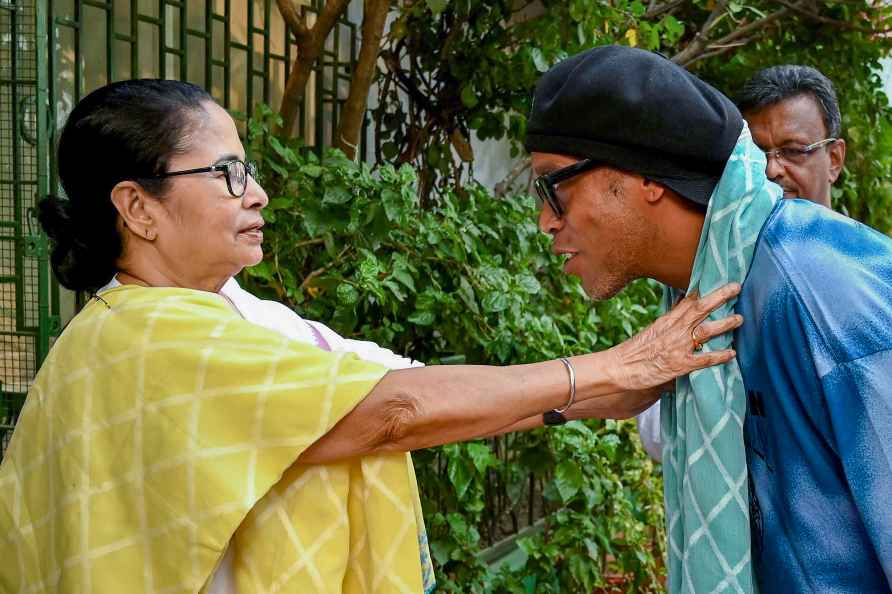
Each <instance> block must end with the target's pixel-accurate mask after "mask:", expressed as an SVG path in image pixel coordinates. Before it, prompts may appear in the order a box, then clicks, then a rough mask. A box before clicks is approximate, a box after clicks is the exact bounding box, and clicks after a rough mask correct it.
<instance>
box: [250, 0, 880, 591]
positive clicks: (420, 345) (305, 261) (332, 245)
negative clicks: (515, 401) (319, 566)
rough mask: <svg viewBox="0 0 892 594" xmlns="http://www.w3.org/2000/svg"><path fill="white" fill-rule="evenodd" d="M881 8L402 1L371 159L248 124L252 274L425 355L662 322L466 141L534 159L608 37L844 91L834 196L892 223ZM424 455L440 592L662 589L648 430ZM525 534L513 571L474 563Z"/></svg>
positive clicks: (350, 332)
mask: <svg viewBox="0 0 892 594" xmlns="http://www.w3.org/2000/svg"><path fill="white" fill-rule="evenodd" d="M878 6H882V5H880V4H877V5H874V3H872V2H866V1H854V0H853V1H849V0H846V1H842V2H820V1H812V0H810V1H808V2H806V1H805V0H797V1H793V0H790V1H787V0H782V1H776V2H773V1H767V0H766V1H761V0H759V1H754V2H739V1H730V0H720V1H714V0H702V1H700V0H693V1H687V2H685V1H677V0H666V1H664V2H659V1H651V2H642V1H639V0H613V1H610V2H607V1H601V2H594V1H590V0H560V1H559V0H541V1H539V2H524V1H520V0H518V1H512V0H424V1H422V0H416V1H405V2H400V3H396V4H394V6H393V9H394V10H395V11H396V18H395V19H393V20H392V22H391V25H390V27H389V29H388V30H387V32H386V36H385V38H384V41H383V43H382V45H381V48H380V49H381V52H380V58H381V59H380V60H379V72H378V74H377V81H378V87H377V88H378V102H377V105H378V106H377V108H376V109H375V110H374V111H373V112H371V114H370V115H371V118H372V124H373V128H374V130H375V155H376V157H375V163H374V164H373V165H368V164H357V163H355V162H353V161H351V160H349V159H346V158H345V157H344V156H343V154H341V153H337V152H328V153H326V154H324V155H318V154H316V153H314V152H311V151H308V150H306V149H305V148H304V147H303V146H302V145H301V143H300V142H299V141H298V140H295V139H290V138H288V137H287V136H285V135H282V134H281V126H280V123H281V122H280V121H277V116H276V115H275V114H273V113H272V112H271V111H269V110H267V111H266V112H264V114H263V115H262V116H261V117H260V118H259V119H257V120H255V121H253V122H251V123H250V124H249V129H250V138H251V140H250V148H249V153H250V154H251V156H252V158H254V159H255V160H257V161H258V162H259V165H260V171H261V175H262V178H261V181H262V183H263V185H264V187H265V188H266V190H267V192H268V194H269V195H270V197H271V202H270V206H269V207H268V209H267V211H266V212H267V214H266V218H267V219H268V225H267V228H266V231H267V233H266V237H267V241H266V244H265V247H266V257H265V260H264V262H263V263H261V264H260V265H259V266H257V267H254V268H252V269H249V270H247V271H246V272H245V275H244V278H243V279H242V280H243V282H244V283H245V284H246V286H247V287H248V288H249V289H250V290H252V291H254V292H255V293H257V294H259V295H262V296H265V297H268V298H274V299H277V300H280V301H283V302H285V303H287V304H289V305H291V306H292V307H294V308H295V309H297V310H298V311H299V312H300V313H301V314H302V315H305V316H307V317H309V318H311V319H317V320H322V321H325V322H326V323H328V324H329V325H330V326H331V327H332V328H334V329H335V330H336V331H338V332H340V333H342V334H344V335H346V336H350V337H357V338H362V339H365V340H373V341H375V342H378V343H379V344H381V345H384V346H387V347H388V348H391V349H393V350H394V351H396V352H399V353H402V354H406V355H408V356H411V357H413V358H416V359H419V360H422V361H425V362H427V363H440V364H450V363H463V362H467V363H498V364H510V363H523V362H530V361H538V360H542V359H549V358H554V357H557V356H560V355H566V354H572V353H577V352H587V351H591V350H598V349H602V348H606V347H609V346H611V345H613V344H616V343H617V342H619V341H621V340H623V339H625V338H626V337H628V336H630V335H631V334H632V333H634V332H636V331H637V330H638V329H640V328H641V327H642V326H643V325H645V324H646V323H648V322H649V321H650V320H651V319H652V318H653V317H654V315H655V314H656V296H657V294H658V289H657V287H655V286H654V285H653V284H652V283H650V282H644V281H642V282H638V283H636V284H634V285H633V286H631V287H630V288H629V289H627V291H625V292H624V293H623V294H621V295H620V296H618V297H617V298H615V299H613V300H611V301H609V302H606V303H600V304H592V303H590V302H589V301H587V299H586V298H585V296H584V294H583V292H582V290H581V288H580V286H579V284H578V282H577V281H576V280H575V279H571V278H567V277H564V276H563V274H562V272H561V270H560V269H561V263H562V262H561V260H560V259H559V258H557V257H554V256H552V255H551V254H550V252H549V251H548V250H549V240H548V238H547V237H545V236H544V235H542V234H540V233H539V232H538V231H537V229H536V223H535V222H536V214H537V211H536V205H535V204H534V202H533V200H532V198H530V197H529V196H527V195H526V189H527V188H526V181H527V178H528V174H527V171H526V169H525V163H524V161H523V160H522V159H521V160H520V161H519V163H518V167H517V168H516V169H515V171H514V172H513V174H512V175H511V176H509V179H507V180H506V181H505V183H503V184H500V185H499V187H498V188H496V189H495V190H494V189H488V188H483V187H481V186H479V185H477V184H474V183H471V182H469V181H468V180H469V179H470V177H471V175H472V174H473V167H474V162H475V155H474V154H473V150H472V148H471V144H470V142H469V141H470V138H471V136H472V135H476V136H477V137H478V138H480V139H487V138H495V139H505V140H506V141H507V142H510V143H512V144H513V146H514V152H515V154H516V155H518V156H519V157H522V155H521V151H520V145H519V143H520V142H521V141H522V138H523V135H524V131H525V122H526V119H525V114H526V113H527V110H528V103H529V97H530V92H531V89H532V87H533V85H534V84H535V81H536V79H537V77H538V76H539V74H540V73H541V72H542V71H544V70H546V69H547V68H548V67H549V66H550V65H551V64H553V63H554V62H556V61H558V60H560V59H561V58H563V57H565V56H567V55H571V54H573V53H576V52H578V51H581V50H583V49H585V48H588V47H592V46H594V45H601V44H605V43H625V44H630V45H638V46H641V47H644V48H647V49H653V50H658V51H661V52H662V53H664V54H665V55H667V56H671V57H672V58H673V59H674V60H676V61H678V62H679V63H682V64H684V65H686V66H687V67H688V68H690V69H692V70H694V71H696V72H697V74H698V75H700V76H702V77H703V78H705V79H706V80H708V81H710V82H712V83H713V84H714V85H715V86H716V87H718V88H720V89H722V90H724V91H725V92H727V93H728V94H730V95H732V96H733V94H734V92H735V91H736V89H737V88H739V86H740V85H741V84H742V82H743V81H744V80H746V78H748V77H749V76H750V75H751V74H752V73H754V72H755V71H756V70H757V69H759V68H761V67H764V66H768V65H773V64H777V63H791V62H796V63H805V64H810V65H813V66H815V67H817V68H818V69H819V70H821V71H823V72H824V73H825V74H827V75H828V76H829V77H831V79H833V80H834V81H835V83H836V85H837V89H838V93H839V96H840V102H841V108H842V113H843V128H844V132H843V134H844V136H845V137H846V139H847V141H848V147H849V153H848V161H847V168H846V171H845V173H844V176H843V179H842V180H841V181H840V182H839V183H838V184H837V186H836V188H835V189H834V204H835V206H837V207H838V208H840V209H841V210H844V211H846V212H848V213H849V214H851V215H852V216H855V217H856V218H859V219H861V220H862V221H865V222H867V223H868V224H871V225H873V226H875V227H877V228H879V229H881V230H882V231H884V232H886V233H890V232H892V208H890V205H892V198H890V191H889V186H888V181H887V180H889V173H890V170H889V169H890V167H892V159H890V157H889V151H888V149H889V148H890V142H892V136H890V134H892V132H890V131H892V119H890V110H889V108H888V102H887V99H886V97H885V96H884V95H883V93H882V91H881V84H880V80H879V77H878V76H877V74H876V73H877V71H878V69H879V62H878V61H879V59H880V58H881V57H883V56H885V55H886V54H887V53H888V50H889V43H890V41H889V37H888V36H886V35H885V34H879V33H878V31H881V30H883V28H884V27H885V26H886V20H885V19H886V17H887V13H888V11H889V9H887V8H881V7H878ZM667 108H671V106H667ZM414 458H415V462H416V468H417V474H418V480H419V484H420V486H421V491H422V496H423V502H422V503H423V505H424V509H425V510H426V514H427V515H426V520H427V526H428V531H429V536H430V538H431V547H432V552H433V554H434V557H435V560H436V564H437V571H438V581H439V584H440V588H441V591H447V592H452V591H455V592H607V591H627V592H646V591H660V590H662V578H663V574H664V569H663V564H662V556H663V552H664V533H663V518H662V492H661V481H660V475H659V468H658V467H656V468H655V467H654V465H653V464H652V463H651V462H650V461H649V459H647V457H646V456H645V455H644V454H643V452H642V450H641V448H640V445H639V444H638V441H637V438H636V437H635V429H634V423H632V422H615V421H601V420H592V421H586V422H584V423H583V422H573V423H569V424H568V425H566V426H565V427H562V428H558V429H551V430H548V431H545V430H536V431H532V432H528V433H523V434H515V435H509V436H504V437H500V438H496V439H491V440H482V441H478V442H472V443H466V444H453V445H449V446H444V447H441V448H434V449H431V450H426V451H422V452H417V453H416V454H415V456H414ZM529 526H533V527H535V530H524V529H525V528H527V527H529ZM518 531H522V532H521V534H522V536H521V537H520V538H518V539H517V540H516V545H517V547H516V549H515V553H514V554H512V555H510V556H509V557H508V558H507V559H506V560H504V561H503V562H502V563H501V564H489V563H486V562H484V560H490V557H488V556H485V555H484V556H481V555H479V554H478V553H479V552H480V551H481V549H484V548H485V547H488V546H490V545H492V544H494V543H496V542H498V541H500V540H501V539H503V538H504V537H506V536H510V535H513V534H516V533H518Z"/></svg>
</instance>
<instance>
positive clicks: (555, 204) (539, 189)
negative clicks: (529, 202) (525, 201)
mask: <svg viewBox="0 0 892 594" xmlns="http://www.w3.org/2000/svg"><path fill="white" fill-rule="evenodd" d="M598 165H599V161H595V160H594V159H583V160H582V161H577V162H576V163H573V164H572V165H568V166H567V167H563V168H561V169H558V170H557V171H552V172H551V173H546V174H545V175H540V176H539V177H537V178H536V180H535V181H534V182H533V185H534V186H536V194H537V195H538V196H539V200H540V201H541V202H544V203H546V204H548V206H549V207H551V210H552V212H554V214H555V216H558V217H562V216H564V207H563V206H561V203H560V201H559V200H558V198H557V192H555V189H554V187H555V186H556V185H557V184H559V183H561V182H562V181H567V180H568V179H570V178H571V177H574V176H576V175H579V174H580V173H583V172H585V171H588V170H590V169H594V168H595V167H597V166H598Z"/></svg>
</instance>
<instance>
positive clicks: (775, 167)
mask: <svg viewBox="0 0 892 594" xmlns="http://www.w3.org/2000/svg"><path fill="white" fill-rule="evenodd" d="M767 156H768V163H766V164H765V177H767V178H768V179H770V180H771V181H774V180H776V179H777V178H779V177H780V176H782V175H783V174H784V166H783V164H782V163H781V162H780V159H778V158H777V157H776V156H774V155H767Z"/></svg>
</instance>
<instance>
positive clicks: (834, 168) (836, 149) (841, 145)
mask: <svg viewBox="0 0 892 594" xmlns="http://www.w3.org/2000/svg"><path fill="white" fill-rule="evenodd" d="M845 164H846V141H845V140H843V139H842V138H840V139H839V140H837V141H836V142H834V143H833V144H832V145H831V146H830V179H829V181H830V183H831V184H832V183H834V182H835V181H836V178H838V177H839V174H840V172H841V171H842V168H843V166H844V165H845Z"/></svg>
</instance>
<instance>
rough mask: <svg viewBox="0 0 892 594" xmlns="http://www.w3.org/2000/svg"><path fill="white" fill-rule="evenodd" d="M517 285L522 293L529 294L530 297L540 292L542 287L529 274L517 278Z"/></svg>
mask: <svg viewBox="0 0 892 594" xmlns="http://www.w3.org/2000/svg"><path fill="white" fill-rule="evenodd" d="M517 285H518V286H519V287H520V290H521V291H523V292H524V293H529V294H530V295H535V294H536V293H538V292H539V291H541V290H542V285H540V284H539V281H538V280H536V277H534V276H532V275H530V274H522V275H520V276H518V277H517Z"/></svg>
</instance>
